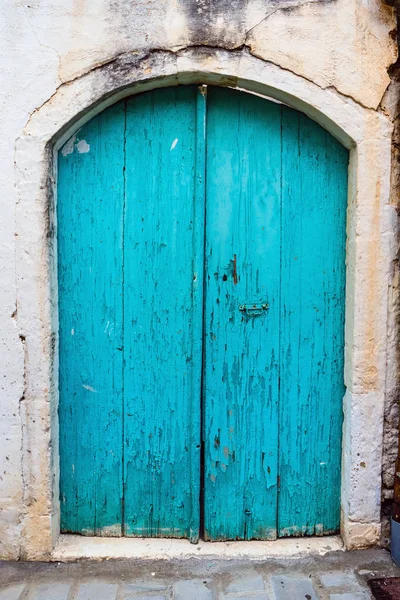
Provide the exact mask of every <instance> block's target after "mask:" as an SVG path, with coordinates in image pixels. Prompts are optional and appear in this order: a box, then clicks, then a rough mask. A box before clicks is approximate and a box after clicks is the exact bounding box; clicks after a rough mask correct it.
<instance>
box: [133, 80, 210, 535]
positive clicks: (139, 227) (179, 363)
mask: <svg viewBox="0 0 400 600" xmlns="http://www.w3.org/2000/svg"><path fill="white" fill-rule="evenodd" d="M196 95H197V89H196V88H195V87H182V88H174V89H161V90H157V91H154V92H148V93H146V94H142V95H140V96H137V97H134V98H132V99H130V100H128V101H127V130H126V134H127V135H126V157H127V163H126V217H125V265H124V294H125V310H124V345H125V354H124V359H125V380H124V386H125V425H124V427H125V432H124V444H125V447H124V481H125V502H124V512H125V533H126V535H130V536H152V537H157V536H158V537H190V536H191V537H192V538H194V539H195V538H196V536H197V535H198V533H197V532H198V519H199V516H198V514H199V456H200V412H199V411H200V403H199V398H200V377H201V350H200V335H199V325H198V323H201V311H202V307H201V293H202V290H201V271H202V260H203V246H202V241H201V243H200V244H199V239H198V238H199V236H200V237H201V234H200V232H201V230H202V226H201V225H200V224H199V223H198V222H197V221H198V220H199V219H202V215H203V206H202V199H201V194H199V193H198V186H199V181H198V178H199V177H200V174H199V173H197V186H196V183H195V182H196V147H197V145H198V140H197V139H196V135H197V134H198V131H199V128H198V127H196V113H197V101H196ZM195 199H196V201H197V203H198V205H196V203H195ZM195 247H196V251H195Z"/></svg>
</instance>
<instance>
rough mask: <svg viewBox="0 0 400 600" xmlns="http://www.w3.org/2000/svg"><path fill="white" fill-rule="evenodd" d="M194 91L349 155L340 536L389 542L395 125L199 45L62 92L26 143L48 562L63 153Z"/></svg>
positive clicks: (24, 304)
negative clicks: (313, 132) (132, 109)
mask: <svg viewBox="0 0 400 600" xmlns="http://www.w3.org/2000/svg"><path fill="white" fill-rule="evenodd" d="M189 83H198V84H201V83H204V84H214V85H221V86H230V87H236V88H239V89H243V90H247V91H248V92H253V93H257V94H260V95H262V96H265V97H270V98H274V99H277V100H279V101H282V102H284V103H286V104H288V105H289V106H292V107H293V108H295V109H297V110H300V111H301V112H303V113H305V114H306V115H307V116H309V117H310V118H312V119H313V120H315V121H317V122H318V123H319V124H320V125H322V126H323V127H324V128H325V129H327V130H328V131H329V132H330V133H332V134H333V135H334V136H335V137H336V138H337V139H338V140H339V141H340V142H341V143H342V144H343V145H345V146H346V147H347V148H350V166H349V196H348V226H347V286H346V331H345V337H346V343H345V373H344V378H345V384H346V388H347V392H346V394H345V398H344V414H345V420H344V430H343V454H342V456H343V458H342V463H343V468H342V500H341V507H342V526H341V533H342V537H343V539H344V541H345V545H346V547H348V548H354V547H362V546H368V545H371V544H374V543H376V541H377V540H378V538H379V534H380V485H381V450H382V426H383V407H384V398H385V365H386V339H387V331H386V330H387V318H386V314H387V302H388V284H389V275H390V273H389V269H388V266H387V265H388V264H390V260H391V257H393V254H394V243H393V239H394V229H395V214H394V208H393V207H392V206H391V205H390V203H389V185H390V150H391V149H390V131H391V124H390V122H389V120H388V119H387V118H386V117H384V116H383V115H381V114H379V113H376V112H374V111H372V110H370V109H367V108H364V107H362V106H360V105H359V104H357V103H356V102H354V101H353V100H351V99H349V98H347V97H344V96H342V95H340V94H339V93H338V92H336V91H335V90H333V89H325V90H324V89H322V88H320V87H318V86H317V85H315V84H313V83H312V82H310V81H309V80H306V79H304V78H302V77H300V76H298V75H296V74H295V73H292V72H291V71H288V70H283V69H281V68H279V67H277V66H276V65H273V64H272V63H268V62H264V61H262V60H260V59H258V58H255V57H254V56H252V55H251V54H250V53H249V52H248V51H247V50H246V49H241V50H233V51H227V50H215V49H210V48H206V47H195V48H187V49H184V50H180V51H178V52H169V51H154V52H151V53H149V54H147V55H138V54H135V53H129V54H123V55H121V56H119V57H117V58H116V59H114V60H112V61H111V62H107V63H106V64H103V65H101V66H98V67H96V68H94V69H92V70H91V71H90V72H88V73H86V74H84V75H82V76H81V77H78V78H76V79H74V80H72V81H70V82H67V83H65V84H63V85H61V86H60V87H59V88H58V89H57V90H56V92H55V93H54V94H53V95H52V96H51V97H50V98H49V99H48V100H47V101H46V102H45V103H44V104H43V105H42V106H41V107H39V108H38V109H37V110H36V111H35V112H34V113H33V114H32V116H31V118H30V119H29V121H28V123H27V124H26V127H25V129H24V131H23V134H22V135H21V137H20V138H19V140H18V141H17V145H16V153H15V164H16V179H17V187H18V206H17V232H16V233H17V235H18V244H17V294H18V324H19V328H20V332H21V336H22V338H23V339H24V349H25V390H24V397H23V405H24V408H23V411H22V415H23V439H24V444H23V472H24V478H25V497H24V516H23V523H22V526H23V530H24V541H23V544H24V549H23V556H25V557H27V558H31V559H32V558H35V559H37V558H41V559H43V558H48V557H49V556H50V554H51V552H52V550H53V547H54V545H55V544H56V542H57V539H58V536H59V505H58V422H57V400H58V397H57V388H58V382H57V373H58V361H57V346H58V340H57V331H58V322H57V319H58V317H57V272H56V261H55V260H54V254H55V243H56V235H55V228H56V220H55V218H54V216H55V208H56V195H55V185H54V184H55V181H56V176H57V174H56V171H55V166H54V165H55V161H54V160H53V158H54V155H55V153H56V152H57V151H58V149H59V148H60V147H61V145H62V144H64V143H65V141H66V140H67V139H68V138H69V137H70V136H71V135H72V134H73V133H75V132H76V131H77V130H78V129H79V127H81V126H82V124H83V123H85V122H86V121H88V120H89V119H90V118H92V117H93V116H94V115H95V114H97V113H98V112H100V111H102V110H104V108H106V107H107V106H109V105H111V104H113V103H114V102H116V101H118V100H119V99H121V98H123V97H125V96H128V95H132V94H135V93H139V92H141V91H145V90H150V89H153V88H156V87H163V86H172V85H179V84H189ZM32 291H33V292H32ZM33 448H34V449H35V451H34V452H32V451H31V449H33ZM272 543H279V542H272Z"/></svg>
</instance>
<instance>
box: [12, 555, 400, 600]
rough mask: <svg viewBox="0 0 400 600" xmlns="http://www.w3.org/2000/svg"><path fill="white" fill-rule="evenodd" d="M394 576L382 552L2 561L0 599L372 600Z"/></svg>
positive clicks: (396, 571)
mask: <svg viewBox="0 0 400 600" xmlns="http://www.w3.org/2000/svg"><path fill="white" fill-rule="evenodd" d="M393 576H400V569H398V568H397V567H396V566H395V565H394V564H393V563H392V561H391V559H390V555H389V554H388V553H387V552H385V551H382V550H378V551H365V552H349V553H345V552H333V553H330V555H329V556H326V555H325V556H324V557H305V558H304V559H296V560H290V559H287V560H270V559H269V560H265V561H257V562H255V561H249V560H241V561H237V560H230V561H226V560H225V561H224V560H215V559H207V560H205V559H198V560H195V559H193V560H183V561H173V560H171V561H168V560H164V561H160V560H159V561H134V560H131V561H130V560H125V561H120V560H114V561H111V560H110V561H103V562H93V561H81V562H77V563H66V564H65V563H22V562H19V563H7V562H3V563H0V600H371V598H372V596H371V594H370V591H369V589H368V586H367V579H368V578H372V577H393Z"/></svg>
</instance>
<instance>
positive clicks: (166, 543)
mask: <svg viewBox="0 0 400 600" xmlns="http://www.w3.org/2000/svg"><path fill="white" fill-rule="evenodd" d="M340 550H344V545H343V541H342V538H341V537H340V536H339V535H335V536H326V537H307V538H285V539H283V538H282V539H279V540H276V541H268V542H260V541H248V542H203V541H200V542H199V543H198V544H191V543H190V542H189V541H188V540H175V539H165V538H161V539H156V538H152V539H150V538H105V537H85V536H80V535H66V534H64V535H60V537H59V539H58V542H57V544H56V546H55V548H54V550H53V553H52V555H51V560H52V561H59V562H68V561H75V560H80V559H94V560H102V559H104V560H106V559H124V558H133V559H150V560H160V559H161V560H171V559H190V558H221V559H225V560H226V559H238V558H239V559H240V558H245V559H249V560H264V559H269V558H299V557H302V556H323V555H324V554H327V553H328V552H335V551H340Z"/></svg>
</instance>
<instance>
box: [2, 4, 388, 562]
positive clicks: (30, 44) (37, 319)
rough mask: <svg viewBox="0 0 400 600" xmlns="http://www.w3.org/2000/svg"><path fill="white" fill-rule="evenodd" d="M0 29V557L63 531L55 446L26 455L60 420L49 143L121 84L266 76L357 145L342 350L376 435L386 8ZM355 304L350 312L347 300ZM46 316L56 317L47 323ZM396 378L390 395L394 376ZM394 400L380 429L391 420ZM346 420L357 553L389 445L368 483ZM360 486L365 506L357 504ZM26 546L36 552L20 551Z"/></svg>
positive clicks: (234, 8)
mask: <svg viewBox="0 0 400 600" xmlns="http://www.w3.org/2000/svg"><path fill="white" fill-rule="evenodd" d="M0 24H1V31H2V33H1V36H0V56H1V57H2V58H1V62H0V77H1V81H2V85H1V89H0V127H1V135H0V157H1V161H2V162H1V165H2V168H1V169H0V185H1V199H2V200H1V208H0V210H1V218H0V249H1V250H0V278H1V286H0V315H2V316H1V319H2V323H1V334H0V340H1V346H0V347H1V356H2V360H1V361H0V366H1V373H0V375H1V386H0V434H1V440H2V441H1V444H0V556H1V557H4V558H18V557H20V556H27V555H28V556H30V557H35V556H39V555H40V553H41V552H42V555H45V554H46V552H47V553H49V552H50V551H51V547H50V546H49V544H50V542H49V536H48V532H49V531H50V529H51V527H53V530H54V520H57V517H56V512H57V500H56V499H54V497H51V496H49V494H48V492H47V491H46V488H45V487H43V479H48V480H49V481H50V483H51V479H52V478H53V477H55V473H56V470H54V469H52V464H53V462H56V452H55V451H54V445H55V442H54V440H55V438H54V437H53V438H51V437H50V436H49V438H48V441H47V442H46V443H45V444H44V445H43V446H41V447H40V448H38V447H36V446H35V442H36V441H37V440H40V439H43V435H45V436H46V435H47V434H48V433H49V429H50V425H51V422H52V419H53V422H56V419H54V414H55V411H56V407H55V406H54V404H52V403H51V397H52V396H51V394H52V389H51V388H50V387H49V381H52V382H53V386H54V388H55V389H56V387H57V381H56V376H54V377H53V378H52V376H51V374H49V369H48V367H47V363H46V360H47V359H48V357H49V356H50V355H55V354H56V342H55V338H54V337H52V333H54V331H56V327H57V324H56V322H54V318H53V317H52V312H51V301H53V303H54V301H55V296H54V295H53V296H52V294H51V290H49V289H48V286H47V280H46V275H45V272H44V270H43V264H46V262H48V258H47V256H46V255H43V248H45V247H46V243H45V242H46V240H47V239H48V234H49V229H48V219H47V212H46V211H47V209H48V207H46V205H45V204H43V202H42V199H41V194H43V193H44V192H43V190H44V188H46V186H47V185H48V181H47V180H46V177H45V176H44V173H43V170H42V165H43V163H44V161H46V160H47V159H48V156H47V155H46V152H45V151H44V150H43V148H45V147H47V146H46V144H47V142H48V141H49V140H51V139H52V138H56V137H57V132H58V131H61V132H62V136H64V139H65V137H66V136H68V135H69V133H68V132H69V131H70V130H69V127H70V126H71V124H72V123H73V120H74V117H75V116H76V115H78V114H80V113H82V114H81V116H82V118H89V114H90V113H89V108H90V106H91V105H92V104H93V103H94V104H98V105H99V106H100V104H99V102H100V101H101V99H102V98H104V97H106V96H107V95H108V96H111V94H112V92H113V90H114V89H115V88H118V89H119V90H122V89H123V88H124V86H130V85H134V84H135V82H136V81H138V80H139V81H145V80H146V78H149V77H151V76H152V75H153V74H154V73H155V72H157V76H158V77H159V78H160V83H163V82H164V83H163V84H176V83H178V82H181V83H185V82H188V81H198V75H197V74H198V73H204V72H208V78H209V82H212V81H213V78H214V80H215V81H217V82H218V83H225V84H232V85H237V86H239V87H247V88H248V89H252V85H253V84H252V83H251V82H252V81H255V80H258V81H265V86H268V85H270V86H271V89H272V88H273V90H275V91H274V94H275V95H276V96H277V97H279V99H281V100H283V101H287V102H288V103H291V98H292V97H293V98H298V99H300V100H299V101H298V103H297V105H296V107H297V108H299V109H300V110H304V111H305V112H306V113H307V114H309V116H311V117H312V118H317V120H318V119H319V120H320V122H321V119H320V116H319V117H317V115H321V114H325V117H324V119H325V121H324V122H323V124H324V125H325V126H326V127H327V128H328V129H329V130H331V131H332V132H333V133H334V134H335V135H337V137H338V138H339V139H340V140H341V141H342V142H343V143H345V144H346V145H348V146H351V145H352V144H354V143H357V144H358V148H359V153H358V155H356V154H354V156H353V160H354V161H357V160H361V161H362V163H363V165H364V173H365V177H364V178H363V180H358V181H357V184H355V186H354V189H355V188H357V189H358V194H359V195H358V196H357V194H356V193H355V192H354V202H358V200H357V197H361V196H362V197H364V198H366V199H367V200H366V201H365V202H364V203H363V204H362V205H360V206H357V207H356V208H357V210H354V211H353V212H352V213H351V214H356V215H357V217H356V218H354V221H352V220H350V222H349V242H348V247H349V248H350V250H351V248H353V249H354V251H352V253H351V252H350V259H349V264H348V269H350V270H351V269H355V268H356V267H355V262H354V261H353V263H352V260H353V259H352V258H351V256H353V257H356V256H366V257H368V260H365V261H364V263H363V264H365V265H369V267H368V268H367V267H366V270H365V271H364V272H360V273H357V276H355V277H354V278H353V280H352V281H353V282H354V286H355V287H357V286H359V288H360V290H361V292H360V291H358V292H357V291H356V290H355V289H351V288H349V289H348V305H349V307H350V308H348V312H347V320H348V321H351V322H353V323H355V324H356V325H357V323H359V324H360V326H359V327H357V326H355V327H353V329H352V333H351V335H352V338H351V339H347V342H346V352H347V358H346V365H347V366H346V384H347V386H348V389H349V393H351V394H354V395H355V396H356V397H357V398H359V399H360V403H361V404H359V406H362V405H363V402H364V401H365V407H366V409H365V411H362V413H361V416H362V417H363V418H365V423H366V425H365V426H366V427H368V423H369V419H374V420H375V421H376V420H377V422H378V428H379V427H381V429H382V428H383V410H381V408H382V406H383V399H384V397H385V393H386V392H385V385H386V377H385V373H386V372H387V371H386V364H387V356H388V355H387V351H388V350H389V356H390V352H392V355H393V356H394V352H395V349H394V347H395V345H396V342H395V337H396V336H395V335H390V332H391V331H392V330H391V329H390V327H392V329H393V327H394V325H393V319H392V320H390V317H391V315H392V314H393V309H391V311H389V336H388V335H387V332H388V330H387V316H388V315H387V306H386V307H385V306H381V305H380V304H379V302H378V305H379V307H380V311H381V313H382V314H380V315H379V318H376V315H375V314H374V312H373V311H374V306H375V310H376V306H377V303H376V298H380V299H381V300H380V301H382V302H385V301H386V300H387V298H386V295H385V294H386V290H387V287H388V282H389V283H390V281H391V279H390V278H391V277H392V274H393V260H394V259H393V256H394V253H395V238H394V231H395V217H394V214H393V210H391V209H390V207H389V206H386V208H382V207H383V205H385V203H386V204H387V202H386V200H387V198H388V195H389V183H388V182H389V172H390V137H391V123H390V121H391V118H392V116H393V115H392V113H391V110H392V109H391V107H390V106H389V107H384V108H385V111H383V110H382V107H380V104H381V100H382V98H383V97H384V94H385V91H386V89H387V87H388V85H389V83H390V77H389V74H388V69H389V67H390V65H391V64H392V63H393V62H394V61H395V60H396V44H395V39H394V33H393V32H394V30H395V26H396V23H395V15H394V11H393V9H391V8H390V7H388V6H386V5H385V4H384V3H383V2H381V1H380V0H314V1H310V0H309V1H305V0H247V1H243V0H233V1H232V0H222V1H220V2H213V1H211V0H181V1H179V0H166V1H165V2H159V1H156V0H135V1H133V2H128V1H127V0H96V1H95V0H86V1H85V0H64V1H63V2H59V1H58V0H40V1H39V0H33V1H31V2H22V1H19V0H18V1H14V0H4V2H2V3H1V6H0ZM198 46H201V47H202V50H200V49H198V48H197V47H198ZM224 49H225V50H229V51H231V52H230V53H228V54H227V53H226V52H225V50H224ZM254 57H257V58H258V59H259V61H258V62H254V60H253V59H254ZM160 65H161V66H160ZM164 78H166V79H165V81H164ZM153 85H154V84H153ZM285 86H286V88H287V89H286V88H285ZM307 86H308V87H307ZM255 87H257V86H255ZM265 89H267V88H263V90H264V91H265ZM282 90H284V91H282ZM255 91H258V92H260V91H261V90H260V89H255ZM274 94H273V95H274ZM111 101H112V100H109V102H111ZM327 105H328V106H327ZM376 111H378V112H376ZM384 113H385V114H384ZM336 123H340V125H339V126H336V125H335V124H336ZM344 124H346V125H345V126H344ZM344 131H346V133H344ZM62 136H61V138H60V141H61V139H63V137H62ZM18 140H19V141H18ZM374 140H375V141H374ZM388 141H389V143H388ZM375 142H376V143H375ZM41 144H42V145H41ZM18 148H19V150H18ZM357 156H358V158H357ZM21 157H22V159H21ZM372 163H373V168H372V169H370V168H369V167H370V165H371V164H372ZM377 173H379V175H380V176H379V177H378V180H379V183H377V181H378V180H377V177H376V175H377ZM371 186H372V192H371ZM377 186H378V187H377ZM360 194H361V196H360ZM350 201H351V198H350ZM18 202H20V203H22V204H23V208H21V206H20V207H19V208H18V206H17V203H18ZM392 208H393V207H392ZM18 211H19V213H18ZM363 211H365V214H364V213H363ZM371 211H375V213H374V218H370V216H371ZM16 214H17V215H18V214H19V215H20V216H19V219H18V226H17V225H16ZM21 239H22V240H25V241H24V242H23V243H20V240H21ZM383 239H385V240H386V241H385V244H386V246H385V245H384V244H382V243H381V242H382V240H383ZM27 240H28V242H27ZM383 250H384V251H383ZM391 257H392V258H391ZM22 265H23V266H22ZM368 269H369V270H368ZM377 274H379V276H377ZM17 282H18V286H17ZM17 287H18V289H17ZM352 297H353V298H354V297H357V298H358V300H357V303H358V304H355V303H354V302H349V299H350V300H351V298H352ZM385 298H386V300H385ZM22 305H23V307H22ZM39 305H40V306H39ZM355 307H356V308H355ZM350 313H351V314H350ZM46 319H47V320H48V322H49V323H50V321H51V319H53V321H52V324H51V326H49V327H47V326H46ZM357 319H358V320H357ZM366 320H369V322H370V326H369V327H367V328H366V327H364V326H363V324H364V323H365V321H366ZM388 341H389V347H388V346H387V343H388ZM354 349H355V350H356V351H357V356H358V359H357V364H356V365H355V367H354V368H353V366H354V365H353V364H352V363H353V356H354ZM389 362H391V364H392V362H393V361H389ZM45 363H46V364H45ZM44 365H45V366H44ZM54 368H55V369H56V366H55V367H54ZM390 381H391V382H392V384H391V385H392V389H393V388H394V384H393V375H392V378H391V380H390ZM53 392H54V390H53ZM392 397H393V393H392ZM391 402H392V404H391V406H392V405H393V406H392V408H391V409H389V412H388V411H386V412H387V415H388V416H387V417H386V418H387V419H389V420H390V419H391V418H392V417H391V416H390V415H391V413H393V415H394V416H393V419H395V412H396V410H395V407H394V403H393V400H392V401H391ZM374 407H375V408H374ZM374 410H375V412H374ZM347 417H348V421H347V423H349V429H348V432H347V434H346V433H345V435H348V437H349V445H348V448H349V449H350V450H349V453H348V456H349V459H348V465H347V466H346V465H345V466H344V475H343V477H344V482H347V483H346V494H347V496H346V498H347V500H346V502H347V506H348V511H347V513H348V515H350V517H351V520H352V525H351V526H350V525H349V524H347V525H346V527H347V530H348V531H350V530H351V527H352V528H353V530H354V531H355V530H357V531H356V533H355V534H354V535H353V538H352V539H353V540H356V539H359V540H360V541H359V543H358V542H354V545H363V544H364V545H365V544H368V543H374V542H375V541H376V539H377V537H378V536H379V527H380V523H379V520H380V516H379V510H378V509H377V507H378V506H379V495H380V487H379V485H378V487H377V482H378V483H379V471H380V468H381V462H380V460H378V458H377V457H378V456H379V453H380V452H381V451H382V436H381V437H380V438H379V439H378V440H374V441H373V444H375V451H374V453H373V457H372V461H371V462H372V465H371V470H369V466H370V465H369V463H368V461H367V462H366V464H367V465H368V468H367V469H366V470H365V474H364V471H363V469H364V467H362V468H361V467H360V469H358V470H357V469H355V466H354V465H355V463H354V460H353V459H352V451H351V448H352V446H351V442H352V441H354V440H355V439H356V438H357V436H358V438H359V440H360V441H359V443H360V444H361V445H363V447H364V448H367V447H368V445H369V444H371V439H370V437H369V436H368V432H365V431H359V430H358V429H356V430H355V433H353V430H352V429H351V423H352V422H355V421H354V419H355V416H352V418H350V415H347ZM357 422H358V421H357ZM52 434H53V436H54V435H55V430H54V427H53V430H52ZM393 435H395V432H394V433H393V434H392V437H393ZM46 439H47V438H46ZM390 439H391V438H390V436H389V437H388V440H389V441H388V442H386V447H387V448H388V450H387V452H388V455H389V453H390V456H392V454H393V445H392V446H391V445H390ZM357 443H358V442H357ZM357 448H358V446H357V444H356V446H354V451H355V452H357ZM52 450H53V452H52ZM368 451H369V449H368ZM344 460H345V459H344ZM360 462H365V461H360ZM371 473H372V474H373V477H372V479H371V480H370V479H369V478H370V477H371ZM49 485H50V484H49ZM361 485H365V486H366V488H367V490H368V491H367V496H368V498H372V500H371V501H370V502H369V503H368V502H367V503H366V500H365V499H364V500H363V498H361V497H359V499H358V496H360V494H361V491H362V487H360V486H361ZM56 487H57V486H56V484H55V488H54V489H55V490H56ZM377 498H378V499H377ZM346 502H345V506H346ZM363 506H367V508H366V510H364V508H363ZM348 515H347V516H348ZM52 518H53V525H51V524H50V521H51V519H52ZM346 522H347V521H346ZM35 531H36V534H35V533H34V532H35ZM41 532H44V533H43V537H41ZM33 537H34V538H35V539H34V540H33V539H31V538H33ZM350 537H351V535H350ZM27 539H28V540H29V539H30V541H28V542H26V540H27ZM29 544H31V545H29ZM34 546H35V547H36V550H34V551H32V553H31V554H29V552H28V551H27V550H26V548H27V547H31V548H33V547H34ZM41 547H42V550H41ZM35 553H36V554H35Z"/></svg>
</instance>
